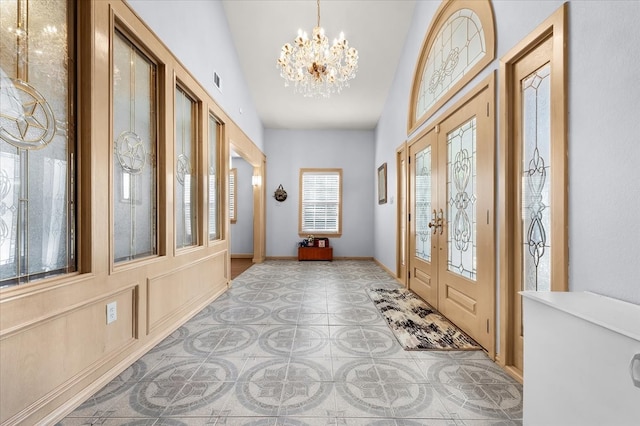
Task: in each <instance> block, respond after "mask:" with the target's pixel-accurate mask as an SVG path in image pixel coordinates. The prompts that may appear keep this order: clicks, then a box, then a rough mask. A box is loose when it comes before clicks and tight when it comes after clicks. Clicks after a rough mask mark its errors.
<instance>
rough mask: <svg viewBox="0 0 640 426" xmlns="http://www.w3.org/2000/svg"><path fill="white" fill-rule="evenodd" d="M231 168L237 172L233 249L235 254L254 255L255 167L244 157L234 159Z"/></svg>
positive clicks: (232, 225) (232, 251)
mask: <svg viewBox="0 0 640 426" xmlns="http://www.w3.org/2000/svg"><path fill="white" fill-rule="evenodd" d="M231 167H232V168H235V169H237V172H236V179H237V180H236V196H237V203H236V207H237V209H238V210H237V211H236V218H237V220H236V223H232V224H231V230H230V233H231V248H230V249H229V252H230V253H231V255H234V254H253V186H251V176H253V166H252V165H251V164H249V163H247V162H246V161H245V160H244V159H243V158H242V157H233V159H232V160H231Z"/></svg>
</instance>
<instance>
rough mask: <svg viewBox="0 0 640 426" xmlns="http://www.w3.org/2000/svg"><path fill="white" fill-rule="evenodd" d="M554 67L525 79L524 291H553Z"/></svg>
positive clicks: (523, 172) (523, 179) (523, 157)
mask: <svg viewBox="0 0 640 426" xmlns="http://www.w3.org/2000/svg"><path fill="white" fill-rule="evenodd" d="M550 71H551V66H550V65H549V64H547V65H545V66H543V67H542V68H540V69H538V70H537V71H536V72H534V73H533V74H531V75H530V76H528V77H527V78H525V79H524V80H522V82H521V90H522V102H523V105H522V109H523V133H524V134H523V138H522V139H523V147H522V153H523V156H522V206H521V211H522V236H523V240H524V241H523V242H522V244H523V250H522V256H523V259H522V264H523V271H522V273H523V280H522V281H523V290H538V291H549V290H551V263H550V261H551V246H550V241H551V208H550V207H551V198H550V196H551V194H550V190H549V188H550V186H551V167H550V164H549V149H550V140H551V139H550V136H551V128H550V124H551V120H550V116H551V110H550V107H551V104H550V99H551V97H550V95H551V86H550V83H551V76H550Z"/></svg>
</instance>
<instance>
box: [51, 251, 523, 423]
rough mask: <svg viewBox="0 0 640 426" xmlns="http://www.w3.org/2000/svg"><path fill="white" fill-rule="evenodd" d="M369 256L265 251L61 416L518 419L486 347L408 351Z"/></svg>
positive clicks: (385, 281) (514, 390) (513, 386)
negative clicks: (288, 255)
mask: <svg viewBox="0 0 640 426" xmlns="http://www.w3.org/2000/svg"><path fill="white" fill-rule="evenodd" d="M381 287H385V288H396V287H398V284H397V282H396V281H395V280H394V279H392V278H391V277H389V275H388V274H387V273H386V272H385V271H384V270H382V269H381V268H380V267H379V266H377V265H376V264H375V263H374V262H369V261H336V262H296V261H268V262H265V263H264V264H260V265H255V266H253V267H251V268H250V269H249V270H247V271H245V272H244V273H243V274H241V275H240V276H239V277H238V278H236V279H235V280H234V281H233V287H232V288H231V289H230V290H229V291H227V292H226V293H225V294H223V295H222V296H221V297H220V298H218V299H217V300H216V301H214V302H213V303H211V304H210V305H209V306H207V307H206V308H205V309H203V310H202V311H201V312H200V313H199V314H197V315H196V316H195V317H194V318H192V319H191V320H190V321H189V322H187V323H186V324H185V325H184V326H182V327H180V328H179V329H178V330H176V331H175V332H174V333H173V334H172V335H171V336H169V337H168V338H167V339H165V340H164V341H163V342H161V343H160V344H158V346H156V347H155V348H154V349H152V350H151V351H150V352H148V353H147V354H146V355H145V356H143V357H142V358H141V359H140V360H138V361H137V362H135V363H134V364H133V365H132V366H131V367H129V368H128V369H127V370H126V371H125V372H123V373H122V374H121V375H120V376H118V377H117V378H116V379H115V380H113V381H112V382H111V383H109V384H108V385H107V386H105V387H104V388H103V389H102V390H101V391H99V392H98V393H96V394H95V395H93V396H92V397H91V398H90V399H89V400H87V401H86V402H85V403H84V404H82V405H81V406H80V407H78V409H76V410H75V411H74V412H73V413H71V414H70V415H69V416H68V417H66V418H65V419H64V420H63V421H61V422H60V423H59V425H60V426H72V425H93V424H98V425H149V426H151V425H154V426H161V425H166V426H173V425H256V426H257V425H292V426H294V425H380V426H386V425H407V426H409V425H438V426H444V425H452V426H453V425H456V426H457V425H473V426H480V425H505V426H506V425H520V424H522V420H521V419H522V387H521V385H520V384H518V383H517V382H515V381H514V380H512V379H511V378H510V377H509V376H508V375H506V374H505V373H504V372H503V371H502V370H501V369H500V368H499V367H498V366H496V365H495V364H494V363H493V362H492V361H491V360H489V359H488V358H487V357H486V355H485V354H484V353H483V352H481V351H469V352H425V351H404V350H403V349H402V348H401V347H400V345H399V344H398V343H397V341H396V339H395V338H394V336H393V335H392V334H391V332H390V330H389V328H388V327H387V325H386V323H385V321H384V319H383V318H382V317H381V316H380V314H379V313H378V311H377V310H376V309H375V308H374V306H373V303H372V302H371V301H370V299H369V297H368V295H367V293H366V291H365V290H366V289H367V288H381Z"/></svg>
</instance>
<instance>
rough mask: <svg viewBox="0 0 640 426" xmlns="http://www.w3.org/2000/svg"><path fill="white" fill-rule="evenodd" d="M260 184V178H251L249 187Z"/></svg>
mask: <svg viewBox="0 0 640 426" xmlns="http://www.w3.org/2000/svg"><path fill="white" fill-rule="evenodd" d="M261 184H262V176H255V175H254V176H251V185H253V186H260V185H261Z"/></svg>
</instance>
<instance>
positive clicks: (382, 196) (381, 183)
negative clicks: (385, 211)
mask: <svg viewBox="0 0 640 426" xmlns="http://www.w3.org/2000/svg"><path fill="white" fill-rule="evenodd" d="M386 202H387V163H384V164H382V166H380V167H378V204H386Z"/></svg>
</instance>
